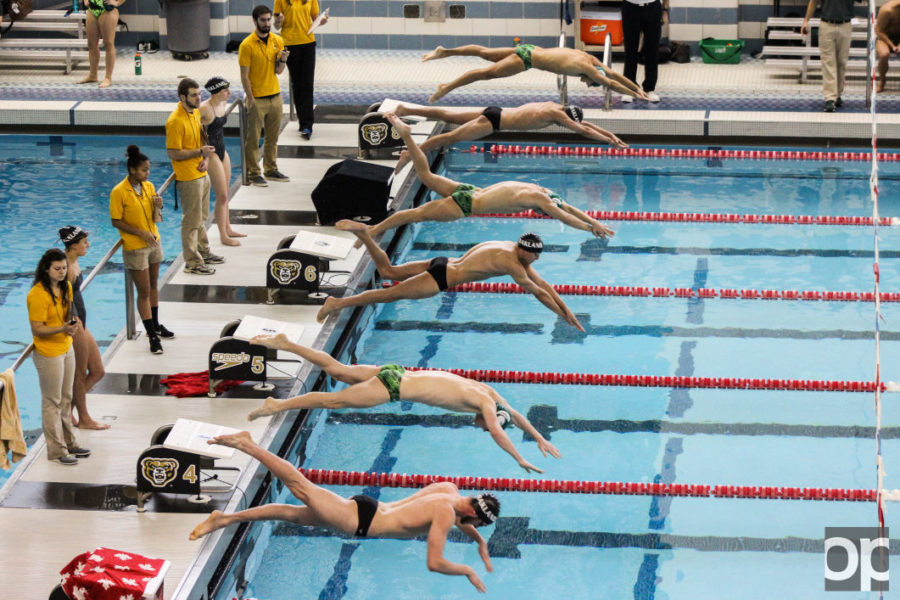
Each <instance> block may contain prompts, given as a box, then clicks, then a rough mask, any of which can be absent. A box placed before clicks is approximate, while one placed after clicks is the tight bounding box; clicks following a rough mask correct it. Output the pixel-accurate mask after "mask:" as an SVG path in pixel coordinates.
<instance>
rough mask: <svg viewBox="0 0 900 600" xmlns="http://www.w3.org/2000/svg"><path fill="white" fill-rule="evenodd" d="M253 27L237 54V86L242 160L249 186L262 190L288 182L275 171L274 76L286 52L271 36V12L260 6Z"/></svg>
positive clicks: (279, 110) (277, 120) (277, 91)
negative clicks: (242, 108) (243, 119)
mask: <svg viewBox="0 0 900 600" xmlns="http://www.w3.org/2000/svg"><path fill="white" fill-rule="evenodd" d="M253 23H254V24H255V25H256V29H255V30H254V31H253V33H251V34H250V35H248V36H247V37H246V38H244V41H243V42H241V46H240V48H239V50H238V64H239V65H240V67H241V85H243V87H244V95H245V97H246V102H247V126H248V127H247V128H248V131H247V133H246V135H245V137H244V159H245V160H246V161H247V175H248V176H249V178H250V183H252V184H253V185H255V186H259V187H266V186H268V185H269V184H268V183H267V182H266V180H267V179H268V180H269V181H290V179H289V178H288V177H287V176H286V175H285V174H284V173H282V172H281V171H279V170H278V165H277V164H276V160H277V158H278V134H279V133H281V118H282V115H283V112H284V103H283V102H282V100H281V86H279V85H278V75H280V74H281V73H282V72H283V71H284V66H285V65H286V64H287V59H288V56H290V52H289V51H288V50H287V49H286V48H285V47H284V40H282V39H281V36H279V35H277V34H274V33H271V29H272V9H270V8H269V7H268V6H263V5H262V4H260V5H258V6H256V7H255V8H254V9H253ZM262 127H265V132H266V139H265V143H264V144H263V169H264V171H263V174H264V175H265V178H263V177H262V175H260V172H259V134H260V129H261V128H262Z"/></svg>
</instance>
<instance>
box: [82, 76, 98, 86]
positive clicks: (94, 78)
mask: <svg viewBox="0 0 900 600" xmlns="http://www.w3.org/2000/svg"><path fill="white" fill-rule="evenodd" d="M82 83H97V76H96V75H88V76H87V77H85V78H84V79H82V80H81V81H79V82H78V85H81V84H82Z"/></svg>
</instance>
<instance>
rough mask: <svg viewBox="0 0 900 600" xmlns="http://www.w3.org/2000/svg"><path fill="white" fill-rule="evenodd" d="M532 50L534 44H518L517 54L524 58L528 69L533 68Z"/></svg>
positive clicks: (523, 60)
mask: <svg viewBox="0 0 900 600" xmlns="http://www.w3.org/2000/svg"><path fill="white" fill-rule="evenodd" d="M532 52H534V44H519V45H518V46H516V56H518V57H519V58H521V59H522V62H523V63H524V64H525V70H526V71H527V70H528V69H530V68H531V53H532Z"/></svg>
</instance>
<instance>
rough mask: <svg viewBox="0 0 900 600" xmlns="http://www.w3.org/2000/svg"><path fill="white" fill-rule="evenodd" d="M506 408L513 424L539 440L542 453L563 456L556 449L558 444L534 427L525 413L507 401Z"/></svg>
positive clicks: (535, 439)
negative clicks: (555, 444)
mask: <svg viewBox="0 0 900 600" xmlns="http://www.w3.org/2000/svg"><path fill="white" fill-rule="evenodd" d="M506 408H507V410H508V411H509V416H510V418H511V419H512V422H513V425H515V426H516V427H518V428H519V429H521V430H522V431H524V432H525V433H527V434H528V435H530V436H531V437H533V438H534V441H536V442H537V445H538V449H539V450H540V451H541V454H543V455H544V457H545V458H546V456H547V455H548V454H549V455H550V456H552V457H553V458H562V454H560V453H559V450H557V449H556V446H554V445H553V444H551V443H550V442H548V441H547V440H546V439H545V438H544V436H542V435H541V433H540V432H539V431H538V430H537V429H535V428H534V425H532V424H531V421H529V420H528V419H527V418H525V415H523V414H522V413H520V412H519V411H517V410H516V409H514V408H513V407H511V406H510V405H509V403H508V402H507V403H506Z"/></svg>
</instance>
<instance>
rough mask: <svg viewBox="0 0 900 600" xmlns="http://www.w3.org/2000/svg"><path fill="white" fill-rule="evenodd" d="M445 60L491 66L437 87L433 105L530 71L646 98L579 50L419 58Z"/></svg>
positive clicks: (528, 48)
mask: <svg viewBox="0 0 900 600" xmlns="http://www.w3.org/2000/svg"><path fill="white" fill-rule="evenodd" d="M448 56H477V57H479V58H483V59H484V60H489V61H491V62H492V63H494V64H493V65H492V66H489V67H484V68H482V69H473V70H472V71H469V72H467V73H464V74H462V75H460V76H459V77H457V78H456V79H454V80H453V81H451V82H450V83H443V84H441V85H439V86H438V89H437V91H436V92H435V93H434V94H432V96H431V98H429V99H428V102H429V103H431V104H434V103H435V102H437V101H438V100H440V99H441V98H443V97H444V96H446V95H447V94H448V93H450V92H452V91H453V90H455V89H456V88H458V87H462V86H464V85H468V84H470V83H474V82H476V81H483V80H486V79H497V78H500V77H511V76H512V75H516V74H517V73H522V72H523V71H527V70H529V69H531V68H535V69H540V70H542V71H549V72H550V73H556V74H557V75H571V76H573V77H580V78H581V80H582V81H584V82H585V83H588V84H590V83H596V84H600V85H605V86H607V87H608V88H610V89H611V90H613V91H616V92H619V93H620V94H623V95H626V96H634V97H635V98H638V99H641V100H648V99H649V97H648V96H647V93H646V92H644V90H643V89H641V87H640V86H639V85H637V84H635V83H634V82H633V81H631V80H630V79H628V78H627V77H625V76H624V75H621V74H619V73H616V72H615V71H613V70H612V69H607V68H606V67H604V66H603V63H602V62H600V61H599V60H598V59H597V57H595V56H592V55H591V54H588V53H587V52H584V51H582V50H574V49H572V48H541V47H540V46H533V45H531V44H522V45H520V46H517V47H510V48H486V47H484V46H478V45H475V44H469V45H467V46H460V47H458V48H444V47H443V46H438V47H437V48H435V49H434V50H432V51H431V52H428V53H427V54H425V56H423V57H422V61H423V62H425V61H429V60H437V59H440V58H446V57H448Z"/></svg>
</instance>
